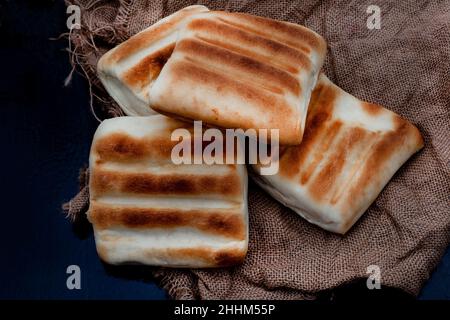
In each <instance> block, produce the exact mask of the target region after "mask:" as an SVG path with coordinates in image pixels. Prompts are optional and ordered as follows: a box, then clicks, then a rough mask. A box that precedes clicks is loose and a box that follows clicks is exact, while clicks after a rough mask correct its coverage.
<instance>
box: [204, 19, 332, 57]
mask: <svg viewBox="0 0 450 320" xmlns="http://www.w3.org/2000/svg"><path fill="white" fill-rule="evenodd" d="M213 14H216V15H217V16H218V17H219V20H221V21H224V22H227V23H229V24H232V25H234V26H235V27H238V28H242V29H244V30H247V31H249V32H253V33H256V34H261V35H264V36H274V37H276V38H277V41H280V42H282V43H285V44H287V45H289V46H291V47H293V48H296V49H299V50H305V52H306V53H309V52H310V51H311V50H310V48H314V49H315V50H319V51H322V50H325V48H326V44H325V42H324V41H322V40H321V39H320V38H319V37H318V36H317V35H316V34H314V33H313V32H312V31H311V30H309V29H307V28H306V27H303V26H301V25H295V24H292V23H289V22H285V21H277V20H274V19H270V18H266V17H259V16H253V15H250V14H246V13H242V12H236V13H228V12H218V13H216V12H214V13H213ZM239 18H243V19H241V20H239ZM268 29H270V30H268ZM265 31H266V32H265ZM280 33H281V34H283V37H281V36H280ZM304 43H306V44H308V46H309V47H305V46H304Z"/></svg>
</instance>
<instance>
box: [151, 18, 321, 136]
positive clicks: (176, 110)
mask: <svg viewBox="0 0 450 320" xmlns="http://www.w3.org/2000/svg"><path fill="white" fill-rule="evenodd" d="M325 53H326V43H325V41H324V39H323V38H322V37H321V36H319V35H318V34H316V33H315V32H313V31H311V30H309V29H307V28H305V27H302V26H300V25H296V24H293V23H288V22H282V21H276V20H271V19H268V18H262V17H257V16H252V15H248V14H243V13H228V12H219V11H217V12H215V11H210V12H206V13H200V14H196V15H193V16H192V17H190V18H188V19H187V20H186V23H185V25H183V27H181V28H180V33H179V38H178V41H177V44H176V46H175V50H174V51H173V54H172V56H171V57H170V59H169V60H168V61H167V63H166V64H165V66H164V67H163V69H162V70H161V73H160V75H159V77H158V78H157V79H156V81H155V82H154V84H153V86H152V88H151V89H150V104H151V107H152V108H153V109H154V110H156V111H158V112H160V113H163V114H166V115H170V116H174V117H179V118H188V119H195V120H202V121H204V122H206V123H208V124H211V125H215V126H218V127H223V128H242V129H244V130H246V129H250V128H253V129H279V130H280V131H279V135H280V143H281V144H287V145H295V144H299V143H300V142H301V139H302V136H303V130H304V123H305V119H306V111H307V106H308V102H309V98H310V95H311V92H312V90H313V88H314V86H315V83H316V81H317V76H318V73H319V71H320V68H321V67H322V64H323V60H324V58H325Z"/></svg>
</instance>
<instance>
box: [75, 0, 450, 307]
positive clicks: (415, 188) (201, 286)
mask: <svg viewBox="0 0 450 320" xmlns="http://www.w3.org/2000/svg"><path fill="white" fill-rule="evenodd" d="M67 2H68V3H72V4H78V5H79V6H80V7H81V14H82V19H81V25H82V28H81V30H73V31H72V32H71V34H70V38H71V41H72V44H71V51H72V52H74V53H75V55H72V62H74V64H78V65H79V66H80V67H81V68H82V69H83V71H84V73H85V74H86V75H87V77H88V80H89V82H90V83H91V84H92V93H93V94H94V109H95V111H96V113H97V115H98V116H99V117H107V116H112V115H118V114H120V112H118V109H117V106H115V105H114V103H113V102H112V101H111V99H110V98H109V97H108V95H107V94H106V92H105V91H104V89H103V88H102V86H101V84H99V80H98V79H97V77H96V74H95V64H96V62H97V60H98V58H99V57H100V56H101V54H102V53H104V52H105V51H106V50H107V49H109V48H111V47H113V46H115V45H117V44H118V43H120V42H122V41H124V40H126V39H127V38H128V37H130V36H131V35H133V34H135V33H136V32H138V31H140V30H142V29H143V28H145V27H147V26H149V25H151V24H152V23H154V22H156V21H157V20H158V19H160V18H162V17H164V16H166V15H168V14H170V13H172V12H174V11H176V10H179V9H181V8H182V7H184V6H187V5H189V4H192V3H194V2H191V1H182V0H179V1H162V0H147V1H144V0H143V1H127V0H122V1H88V0H79V1H76V0H69V1H67ZM200 3H201V4H204V5H206V6H208V7H209V8H210V9H221V10H223V9H225V10H229V11H242V12H248V13H252V14H257V15H261V16H266V17H271V18H275V19H281V20H286V21H291V22H296V23H300V24H303V25H306V26H308V27H310V28H312V29H313V30H315V31H317V32H318V33H320V34H321V35H322V36H324V37H325V38H326V40H327V42H328V54H327V59H326V63H325V67H324V70H325V72H326V74H327V75H328V76H329V77H330V78H331V79H332V80H333V81H334V82H335V83H336V84H338V85H339V86H340V87H342V88H343V89H345V90H346V91H348V92H350V93H352V94H354V95H355V96H357V97H359V98H361V99H364V100H368V101H371V102H376V103H379V104H382V105H384V106H386V107H387V108H389V109H391V110H393V111H395V112H397V113H399V114H401V115H402V116H403V117H405V118H407V119H409V120H410V121H412V122H413V123H414V124H416V125H417V126H418V127H419V129H420V131H421V132H422V134H423V136H424V139H425V148H424V149H423V150H422V151H421V152H419V153H418V154H417V155H415V156H414V157H412V158H411V159H410V160H409V161H408V162H407V163H406V164H405V165H404V166H403V167H402V168H401V169H400V170H399V171H398V172H397V174H396V175H395V176H394V178H393V179H392V180H391V182H390V183H389V184H388V185H387V187H386V188H385V189H384V190H383V192H382V193H381V194H380V196H379V197H378V198H377V199H376V201H375V202H374V203H373V205H372V206H371V207H370V209H369V210H368V212H366V213H365V214H364V216H363V217H362V218H361V219H360V221H359V222H358V223H357V224H356V225H355V226H354V228H353V229H352V230H351V231H350V232H349V233H348V234H347V235H346V236H339V235H335V234H332V233H330V232H325V231H323V230H321V229H319V228H317V227H315V226H313V225H311V224H309V223H307V222H306V221H305V220H303V219H302V218H300V217H299V216H297V215H296V214H295V213H293V212H292V211H290V210H289V209H286V208H284V207H283V206H281V205H280V204H278V203H277V202H276V201H274V200H273V199H271V198H270V197H269V196H268V195H267V194H265V193H264V192H262V191H261V190H260V189H259V188H257V187H256V186H255V185H253V184H250V190H249V210H250V244H249V252H248V256H247V258H246V260H245V263H244V264H243V265H241V266H238V267H235V268H231V269H220V270H171V269H159V270H157V271H155V276H156V279H157V280H158V281H159V282H160V284H161V285H162V286H163V287H164V288H166V289H167V290H168V292H169V294H170V295H171V296H172V297H173V298H184V299H195V298H197V299H198V298H201V299H213V298H219V299H222V298H224V299H233V298H234V299H240V298H268V299H304V298H310V297H314V296H316V295H317V293H319V292H321V291H322V290H327V289H331V288H335V287H337V286H339V285H341V284H344V283H348V282H350V281H352V280H355V279H358V278H365V277H367V274H366V271H367V267H368V266H369V265H378V266H379V267H380V269H381V282H382V286H393V287H397V288H400V289H403V290H405V291H406V292H408V293H411V294H414V295H417V294H418V293H419V291H420V289H421V287H422V285H423V283H424V282H425V281H426V280H427V278H428V277H429V276H430V272H432V270H433V268H434V267H435V266H436V264H437V263H438V261H439V259H440V258H441V256H442V254H443V253H444V250H445V248H446V247H447V245H448V244H449V241H450V2H449V1H403V2H402V1H396V0H390V1H376V0H369V1H313V0H305V1H287V0H273V1H248V0H247V1H200ZM373 4H375V5H378V6H379V7H380V8H381V13H382V15H381V18H382V20H381V29H380V30H376V29H375V30H369V29H368V28H367V26H366V20H367V17H368V16H369V15H368V14H367V13H366V10H367V7H368V6H369V5H373ZM95 98H97V99H95ZM84 180H86V179H84ZM87 203H88V190H87V188H83V189H82V191H81V193H80V194H79V195H78V196H77V197H76V198H74V199H73V200H72V201H71V202H70V203H68V204H66V209H67V210H68V211H70V213H71V214H78V213H80V212H83V211H85V210H86V207H87Z"/></svg>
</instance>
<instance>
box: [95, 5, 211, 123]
mask: <svg viewBox="0 0 450 320" xmlns="http://www.w3.org/2000/svg"><path fill="white" fill-rule="evenodd" d="M205 11H208V8H206V7H204V6H200V5H195V6H190V7H186V8H184V9H181V10H180V11H177V12H175V13H174V14H172V15H170V16H168V17H166V18H164V19H161V20H160V21H158V22H157V23H155V24H154V25H152V26H151V27H149V28H147V29H145V30H143V31H141V32H139V33H138V34H136V35H134V36H133V37H131V38H130V39H128V40H127V41H125V42H123V43H122V44H120V45H119V46H117V47H115V48H113V49H111V50H110V51H108V52H107V53H105V54H104V55H103V56H102V58H101V59H100V60H99V62H98V65H97V71H98V76H99V78H100V80H101V81H102V83H103V85H104V87H105V88H106V90H107V91H108V93H109V94H110V95H111V97H113V99H114V100H115V101H116V102H117V103H118V104H119V106H120V107H121V108H122V110H123V111H124V113H125V114H127V115H131V116H136V115H151V114H154V113H155V112H154V111H153V110H152V109H151V108H150V107H149V89H150V87H151V86H152V84H153V82H154V81H155V79H156V78H157V77H158V75H159V72H160V71H161V68H162V67H163V66H164V64H165V63H166V61H167V59H169V57H170V55H171V54H172V51H173V48H174V47H175V42H176V39H177V31H178V28H179V26H180V25H181V24H182V23H183V22H184V21H185V20H186V19H187V18H188V17H190V16H191V15H193V14H196V13H199V12H205Z"/></svg>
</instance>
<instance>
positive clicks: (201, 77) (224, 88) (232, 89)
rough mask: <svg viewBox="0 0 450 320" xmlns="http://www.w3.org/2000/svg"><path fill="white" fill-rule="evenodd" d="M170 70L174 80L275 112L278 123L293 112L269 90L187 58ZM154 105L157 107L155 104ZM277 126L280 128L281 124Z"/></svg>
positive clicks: (173, 64)
mask: <svg viewBox="0 0 450 320" xmlns="http://www.w3.org/2000/svg"><path fill="white" fill-rule="evenodd" d="M172 72H173V74H174V81H182V82H192V83H195V84H196V85H199V84H201V85H202V86H205V87H209V88H212V89H213V90H217V91H219V92H221V93H223V94H230V95H238V96H240V97H241V98H242V99H244V100H246V101H249V102H252V104H254V105H255V106H257V107H258V108H259V109H260V110H261V111H262V112H266V113H267V112H270V113H274V114H275V113H276V114H277V116H278V118H277V120H278V121H279V122H280V123H279V124H280V125H281V123H282V122H283V120H285V119H286V118H288V117H289V116H291V115H292V113H293V112H294V111H293V110H291V109H290V108H289V106H288V105H287V102H286V101H285V100H284V99H282V97H279V96H278V95H275V94H273V93H270V92H262V91H261V90H259V89H258V88H255V87H254V86H252V85H251V84H248V83H244V82H241V81H238V80H235V79H232V78H230V77H228V76H227V75H224V74H220V73H216V72H213V71H210V70H208V69H206V68H204V67H201V66H198V65H196V64H194V63H193V62H190V61H188V60H181V61H177V62H173V63H172ZM155 107H156V108H157V106H155ZM200 111H202V110H193V112H194V113H197V112H200ZM197 116H198V115H197ZM211 120H214V119H211ZM238 120H239V119H238ZM212 123H215V121H212ZM238 124H241V122H240V121H236V123H235V124H234V125H233V126H236V125H238ZM246 128H247V127H244V129H246ZM279 128H281V126H280V127H279Z"/></svg>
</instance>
